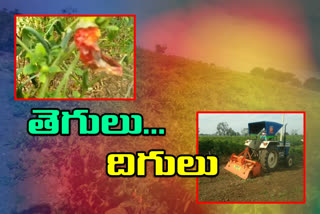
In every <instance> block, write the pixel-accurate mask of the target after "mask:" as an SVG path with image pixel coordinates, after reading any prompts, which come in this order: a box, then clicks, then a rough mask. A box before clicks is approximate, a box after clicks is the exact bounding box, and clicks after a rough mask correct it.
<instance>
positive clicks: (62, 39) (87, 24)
mask: <svg viewBox="0 0 320 214" xmlns="http://www.w3.org/2000/svg"><path fill="white" fill-rule="evenodd" d="M16 32H17V37H16V67H17V70H16V79H17V80H16V81H17V86H16V97H17V98H133V84H134V83H133V80H134V65H133V64H134V20H133V17H17V18H16ZM90 54H92V56H90ZM79 55H80V57H79Z"/></svg>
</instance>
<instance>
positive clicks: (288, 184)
mask: <svg viewBox="0 0 320 214" xmlns="http://www.w3.org/2000/svg"><path fill="white" fill-rule="evenodd" d="M225 165H226V162H225V161H223V163H222V164H221V165H220V166H219V175H218V176H216V177H214V178H208V177H204V178H199V201H230V202H236V201H248V202H250V201H256V202H258V201H262V202H264V201H275V202H277V201H303V164H302V163H297V164H295V165H294V166H293V167H292V168H287V167H286V166H284V164H280V165H279V166H278V169H277V170H276V171H275V172H270V173H262V175H261V176H260V177H256V178H249V179H247V180H243V179H242V178H240V177H238V176H236V175H234V174H232V173H230V172H229V171H227V170H225V169H224V166H225Z"/></svg>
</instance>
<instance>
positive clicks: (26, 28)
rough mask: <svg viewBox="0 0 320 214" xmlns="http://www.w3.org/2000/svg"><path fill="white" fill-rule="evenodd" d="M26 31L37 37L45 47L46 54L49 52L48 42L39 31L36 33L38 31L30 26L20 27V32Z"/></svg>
mask: <svg viewBox="0 0 320 214" xmlns="http://www.w3.org/2000/svg"><path fill="white" fill-rule="evenodd" d="M26 32H27V33H29V34H32V35H33V36H35V37H36V38H37V39H38V41H39V42H40V43H41V44H42V45H43V47H44V48H45V49H46V52H47V53H48V54H49V53H50V48H49V44H48V43H47V42H46V41H45V40H44V39H43V37H42V36H41V35H40V33H38V31H36V30H35V29H33V28H32V27H24V28H23V29H22V34H25V33H26Z"/></svg>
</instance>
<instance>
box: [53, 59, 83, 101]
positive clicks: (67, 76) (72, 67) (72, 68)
mask: <svg viewBox="0 0 320 214" xmlns="http://www.w3.org/2000/svg"><path fill="white" fill-rule="evenodd" d="M79 58H80V55H79V53H77V55H76V57H75V58H74V60H73V61H72V63H71V65H70V66H69V68H68V70H67V72H66V73H65V74H64V76H63V78H62V80H61V82H60V84H59V86H58V88H57V90H56V93H55V94H54V97H55V98H59V95H60V91H61V89H62V88H63V86H64V85H65V84H66V83H67V80H68V79H69V76H70V74H71V73H72V71H73V70H74V68H75V67H76V64H77V63H78V61H79Z"/></svg>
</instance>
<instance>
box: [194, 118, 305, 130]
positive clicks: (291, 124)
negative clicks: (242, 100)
mask: <svg viewBox="0 0 320 214" xmlns="http://www.w3.org/2000/svg"><path fill="white" fill-rule="evenodd" d="M282 115H283V114H258V113H257V114H213V113H211V114H208V113H206V114H199V129H200V133H201V134H213V133H215V132H216V131H217V125H218V124H219V123H220V122H227V123H228V125H229V127H231V128H232V129H233V130H234V131H236V132H239V133H241V130H242V129H243V128H248V123H251V122H258V121H272V122H278V123H282ZM284 117H285V123H287V132H288V133H289V134H291V131H292V130H293V129H295V130H297V131H298V134H303V114H285V116H284Z"/></svg>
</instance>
